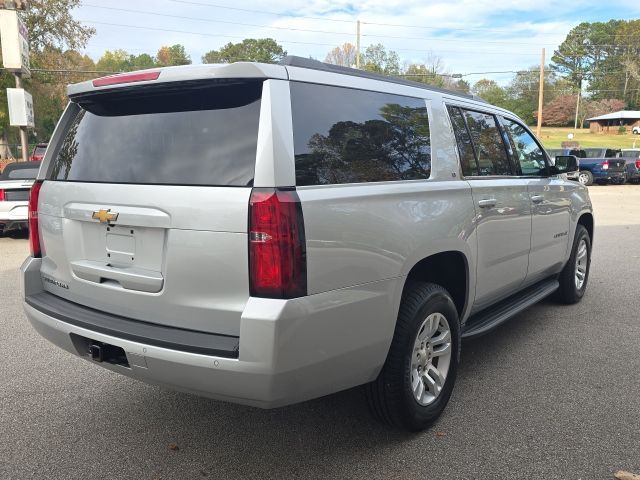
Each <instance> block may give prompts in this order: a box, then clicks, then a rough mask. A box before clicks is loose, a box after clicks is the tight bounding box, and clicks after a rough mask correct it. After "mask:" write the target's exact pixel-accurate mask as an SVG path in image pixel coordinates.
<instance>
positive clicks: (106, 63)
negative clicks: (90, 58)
mask: <svg viewBox="0 0 640 480" xmlns="http://www.w3.org/2000/svg"><path fill="white" fill-rule="evenodd" d="M96 68H97V69H98V70H102V71H104V72H127V71H129V70H131V55H130V54H129V53H128V52H127V51H126V50H122V49H118V50H113V51H111V50H106V51H105V52H104V53H103V54H102V57H100V59H99V60H98V63H96Z"/></svg>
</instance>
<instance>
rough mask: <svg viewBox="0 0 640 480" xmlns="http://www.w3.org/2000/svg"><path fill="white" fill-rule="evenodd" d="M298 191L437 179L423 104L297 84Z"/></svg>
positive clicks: (293, 86)
mask: <svg viewBox="0 0 640 480" xmlns="http://www.w3.org/2000/svg"><path fill="white" fill-rule="evenodd" d="M291 108H292V113H293V138H294V143H295V162H296V185H327V184H341V183H363V182H383V181H393V180H422V179H427V178H429V176H430V174H431V139H430V136H429V118H428V114H427V108H426V105H425V101H424V100H422V99H417V98H412V97H404V96H398V95H390V94H386V93H377V92H369V91H363V90H354V89H349V88H342V87H332V86H326V85H315V84H308V83H299V82H292V83H291Z"/></svg>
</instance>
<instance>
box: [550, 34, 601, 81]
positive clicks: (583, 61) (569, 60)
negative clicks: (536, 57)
mask: <svg viewBox="0 0 640 480" xmlns="http://www.w3.org/2000/svg"><path fill="white" fill-rule="evenodd" d="M590 33H591V24H589V23H586V22H583V23H581V24H580V25H578V26H577V27H574V28H573V29H572V30H571V31H570V32H569V34H568V35H567V38H566V39H565V40H564V41H563V42H562V43H561V44H560V46H559V47H558V50H556V51H555V52H554V53H553V56H552V57H551V61H552V62H553V68H554V69H555V70H557V71H558V72H559V73H561V74H562V75H564V76H565V78H566V79H567V80H568V81H569V83H570V84H571V85H572V86H573V87H574V88H575V91H577V92H579V91H580V90H581V89H582V84H583V82H584V81H585V80H588V78H589V76H590V72H591V61H592V57H591V56H590V54H589V53H590V52H589V35H590Z"/></svg>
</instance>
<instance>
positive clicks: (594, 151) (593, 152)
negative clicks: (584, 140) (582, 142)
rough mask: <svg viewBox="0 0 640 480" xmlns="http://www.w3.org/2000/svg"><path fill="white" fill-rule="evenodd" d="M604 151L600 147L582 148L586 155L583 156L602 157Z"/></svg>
mask: <svg viewBox="0 0 640 480" xmlns="http://www.w3.org/2000/svg"><path fill="white" fill-rule="evenodd" d="M604 153H605V151H604V150H603V149H602V148H585V149H584V154H585V155H586V157H585V158H602V155H604Z"/></svg>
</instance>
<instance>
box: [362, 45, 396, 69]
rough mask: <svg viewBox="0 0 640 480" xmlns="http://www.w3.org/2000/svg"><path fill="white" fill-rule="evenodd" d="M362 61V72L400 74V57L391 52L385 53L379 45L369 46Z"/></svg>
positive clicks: (382, 46)
mask: <svg viewBox="0 0 640 480" xmlns="http://www.w3.org/2000/svg"><path fill="white" fill-rule="evenodd" d="M362 60H363V61H362V62H361V64H362V66H363V68H364V70H369V71H370V72H377V73H384V74H386V75H399V74H400V57H399V56H398V54H397V53H396V52H394V51H393V50H389V51H387V50H386V49H385V48H384V45H382V44H381V43H378V44H375V45H369V46H368V47H367V49H366V50H365V52H364V55H363V58H362Z"/></svg>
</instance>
